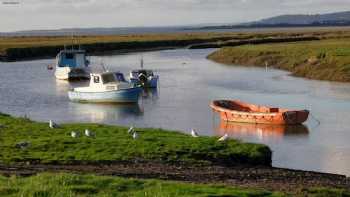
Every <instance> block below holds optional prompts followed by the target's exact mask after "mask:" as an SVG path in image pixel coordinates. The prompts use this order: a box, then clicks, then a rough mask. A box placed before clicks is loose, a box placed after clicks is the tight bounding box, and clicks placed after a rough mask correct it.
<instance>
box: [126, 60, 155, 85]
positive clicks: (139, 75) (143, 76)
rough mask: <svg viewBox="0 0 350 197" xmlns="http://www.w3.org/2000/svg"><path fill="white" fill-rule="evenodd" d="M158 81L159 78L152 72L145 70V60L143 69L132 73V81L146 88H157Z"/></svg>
mask: <svg viewBox="0 0 350 197" xmlns="http://www.w3.org/2000/svg"><path fill="white" fill-rule="evenodd" d="M158 80H159V76H158V75H155V74H154V73H153V71H152V70H149V69H143V59H141V69H138V70H132V71H131V72H130V81H131V82H132V83H134V84H138V85H141V86H142V87H144V88H157V86H158Z"/></svg>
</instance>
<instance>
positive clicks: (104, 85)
mask: <svg viewBox="0 0 350 197" xmlns="http://www.w3.org/2000/svg"><path fill="white" fill-rule="evenodd" d="M131 87H132V86H131V84H130V83H128V82H127V81H126V80H125V78H124V75H123V73H120V72H106V73H101V74H96V73H93V74H91V75H90V86H89V88H90V89H94V90H116V89H126V88H131Z"/></svg>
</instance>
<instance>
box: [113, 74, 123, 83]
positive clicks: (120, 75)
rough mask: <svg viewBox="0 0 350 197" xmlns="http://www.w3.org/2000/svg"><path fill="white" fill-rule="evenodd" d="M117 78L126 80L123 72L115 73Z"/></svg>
mask: <svg viewBox="0 0 350 197" xmlns="http://www.w3.org/2000/svg"><path fill="white" fill-rule="evenodd" d="M114 75H115V78H116V79H117V81H121V82H125V81H126V80H125V78H124V75H123V74H122V73H115V74H114Z"/></svg>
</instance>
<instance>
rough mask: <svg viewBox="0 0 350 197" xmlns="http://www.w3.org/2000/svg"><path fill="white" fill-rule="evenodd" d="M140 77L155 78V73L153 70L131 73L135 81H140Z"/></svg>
mask: <svg viewBox="0 0 350 197" xmlns="http://www.w3.org/2000/svg"><path fill="white" fill-rule="evenodd" d="M140 75H144V76H146V77H149V76H154V74H153V71H152V70H144V69H142V70H133V71H131V73H130V77H131V78H134V79H138V78H139V77H140Z"/></svg>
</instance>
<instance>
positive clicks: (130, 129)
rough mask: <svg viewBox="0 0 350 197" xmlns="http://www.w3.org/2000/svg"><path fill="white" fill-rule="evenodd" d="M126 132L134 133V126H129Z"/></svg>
mask: <svg viewBox="0 0 350 197" xmlns="http://www.w3.org/2000/svg"><path fill="white" fill-rule="evenodd" d="M128 133H129V134H130V133H134V127H133V126H131V127H130V128H129V130H128Z"/></svg>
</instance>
